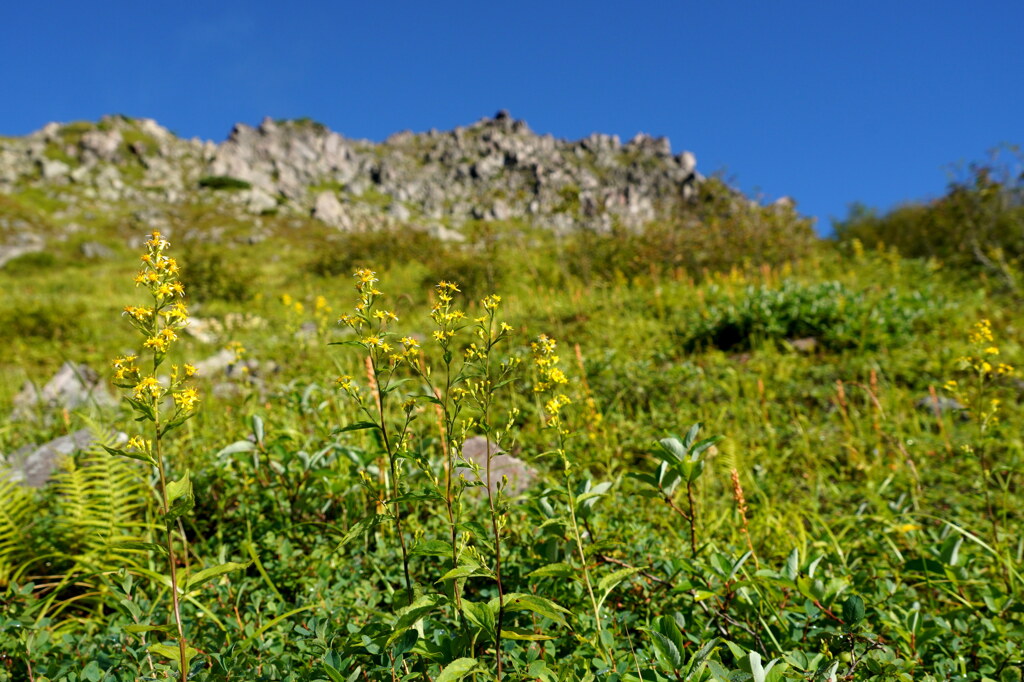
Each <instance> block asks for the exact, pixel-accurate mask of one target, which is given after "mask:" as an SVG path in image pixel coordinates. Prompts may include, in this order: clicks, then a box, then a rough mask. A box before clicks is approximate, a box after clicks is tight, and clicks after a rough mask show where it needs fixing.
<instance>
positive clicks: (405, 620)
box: [387, 594, 444, 646]
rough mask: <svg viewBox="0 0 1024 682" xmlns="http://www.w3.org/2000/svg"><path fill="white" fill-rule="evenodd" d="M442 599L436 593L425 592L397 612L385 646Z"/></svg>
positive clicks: (392, 642) (435, 606)
mask: <svg viewBox="0 0 1024 682" xmlns="http://www.w3.org/2000/svg"><path fill="white" fill-rule="evenodd" d="M443 601H444V597H442V596H441V595H438V594H425V595H423V596H422V597H420V598H419V599H417V600H416V601H414V602H413V603H412V604H410V605H409V606H406V607H405V608H404V609H402V610H401V611H399V612H398V618H397V619H396V620H395V625H394V627H393V628H392V631H391V635H390V636H389V637H388V642H387V646H391V645H392V644H394V643H395V641H396V640H397V639H398V638H399V637H401V636H402V635H404V634H405V631H406V630H408V629H409V628H410V627H412V626H413V625H414V624H415V623H416V621H418V620H420V619H421V618H423V616H425V615H426V614H428V613H430V612H431V611H433V610H434V609H436V608H437V607H438V605H440V604H441V603H442V602H443Z"/></svg>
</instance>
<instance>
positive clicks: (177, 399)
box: [174, 387, 199, 412]
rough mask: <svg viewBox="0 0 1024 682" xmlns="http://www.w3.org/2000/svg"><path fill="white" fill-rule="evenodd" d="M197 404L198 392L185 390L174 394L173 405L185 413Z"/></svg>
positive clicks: (192, 389)
mask: <svg viewBox="0 0 1024 682" xmlns="http://www.w3.org/2000/svg"><path fill="white" fill-rule="evenodd" d="M198 402H199V391H197V390H196V389H194V388H191V387H190V388H186V389H185V390H184V391H180V392H178V393H175V394H174V404H175V405H177V406H178V408H179V409H181V410H184V411H185V412H191V411H192V410H193V409H195V406H196V403H198Z"/></svg>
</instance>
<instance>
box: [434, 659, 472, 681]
mask: <svg viewBox="0 0 1024 682" xmlns="http://www.w3.org/2000/svg"><path fill="white" fill-rule="evenodd" d="M476 671H480V672H483V671H482V670H481V669H480V667H479V664H478V663H477V660H476V659H475V658H456V659H455V660H454V661H452V662H451V663H449V664H448V665H447V666H445V668H444V670H442V671H441V674H440V675H438V676H437V680H436V681H435V682H457V681H458V680H461V679H463V678H464V677H466V675H468V674H470V673H472V672H476Z"/></svg>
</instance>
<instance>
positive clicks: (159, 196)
mask: <svg viewBox="0 0 1024 682" xmlns="http://www.w3.org/2000/svg"><path fill="white" fill-rule="evenodd" d="M702 179H703V178H702V177H701V176H700V175H699V174H698V173H697V171H696V160H695V159H694V156H693V154H691V153H690V152H682V153H679V154H673V152H672V148H671V145H670V144H669V142H668V140H666V139H664V138H654V137H650V136H648V135H644V134H640V135H637V136H635V137H634V138H633V139H631V140H630V141H628V142H626V143H622V142H620V141H619V139H618V138H617V137H615V136H610V135H602V134H597V133H595V134H593V135H591V136H590V137H587V138H585V139H582V140H578V141H567V140H560V139H556V138H554V137H552V136H551V135H538V134H536V133H534V132H532V131H531V130H530V128H529V127H528V126H527V125H526V123H525V122H523V121H519V120H516V119H514V118H512V117H511V116H510V115H509V114H508V112H504V111H502V112H499V113H498V114H497V115H496V116H495V117H493V118H483V119H481V120H479V121H477V122H476V123H473V124H472V125H469V126H465V127H458V128H455V129H454V130H451V131H448V132H439V131H436V130H431V131H428V132H424V133H411V132H402V133H397V134H395V135H392V136H391V137H390V138H388V139H387V140H385V141H384V142H381V143H373V142H368V141H364V140H353V139H348V138H345V137H342V136H341V135H339V134H338V133H335V132H333V131H331V130H329V129H327V128H326V127H324V126H323V125H321V124H318V123H315V122H312V121H308V120H292V121H274V120H271V119H266V120H264V121H263V122H262V123H261V124H260V125H259V126H256V127H252V126H249V125H245V124H238V125H236V126H235V127H234V128H233V129H232V130H231V133H230V135H229V136H228V139H227V140H225V141H224V142H222V143H221V144H219V145H215V144H213V143H211V142H203V141H200V140H185V139H181V138H178V137H177V136H175V135H174V134H172V133H171V132H169V131H168V130H166V129H165V128H163V127H161V126H160V125H158V124H157V123H156V122H155V121H152V120H149V119H129V118H125V117H121V116H108V117H104V118H103V119H101V120H100V121H99V122H98V123H89V122H78V123H71V124H66V125H61V124H56V123H51V124H48V125H46V126H45V127H43V128H42V129H41V130H39V131H37V132H35V133H32V134H30V135H27V136H25V137H21V138H0V197H2V196H3V195H4V194H8V195H15V196H16V195H18V194H19V193H23V192H26V191H31V192H32V193H33V195H34V196H38V195H39V193H40V191H41V192H42V193H43V195H44V196H45V199H46V202H47V204H48V206H49V208H48V209H47V210H48V211H49V213H48V214H47V215H46V216H45V220H44V222H47V223H48V224H47V225H44V226H43V228H45V227H47V226H49V227H52V226H53V225H55V224H56V225H62V224H66V223H69V222H70V221H74V220H79V219H82V220H85V219H87V217H83V216H84V214H85V213H86V212H91V213H92V214H95V213H97V212H100V211H103V210H105V209H120V210H121V211H123V210H124V208H125V207H126V205H127V206H128V208H129V209H130V208H131V207H135V208H137V209H138V210H137V211H136V213H147V214H148V213H153V212H155V213H157V214H159V213H160V212H161V208H160V207H161V205H163V206H165V207H167V206H171V207H173V206H179V205H193V206H194V205H200V206H202V205H209V204H211V203H213V204H217V205H219V206H229V207H233V209H234V210H236V211H237V212H238V214H239V215H251V216H255V215H261V214H266V213H274V214H285V215H295V216H300V215H302V216H313V217H315V218H316V219H318V220H321V221H323V222H324V223H326V224H328V225H330V226H332V227H336V228H338V229H340V230H350V229H363V228H373V227H377V226H382V225H409V226H416V227H421V228H427V229H430V230H433V231H435V232H437V233H439V234H449V233H451V234H452V236H457V231H458V228H459V227H460V226H461V225H463V224H465V223H466V222H468V221H474V220H490V221H503V220H510V219H513V218H522V219H525V220H528V221H529V222H530V223H531V224H532V225H535V226H538V227H547V228H549V229H552V230H559V231H564V230H570V229H574V228H587V229H593V230H607V229H610V228H612V227H613V226H615V225H622V226H625V227H636V226H640V225H642V224H644V223H646V222H649V221H651V220H654V219H657V218H659V217H662V216H665V215H668V214H669V213H670V212H671V211H672V210H673V208H674V207H676V206H678V205H680V204H681V203H682V202H686V201H687V200H688V199H689V198H690V197H691V196H692V195H693V194H694V190H695V187H696V186H697V185H698V184H699V183H700V182H701V181H702ZM37 203H38V202H37ZM20 206H21V204H16V203H14V204H11V206H10V207H8V206H6V205H3V204H0V260H4V259H9V258H13V257H16V256H17V255H19V254H22V253H26V252H29V251H32V250H37V245H36V244H35V243H34V242H31V240H29V241H28V242H26V241H25V238H24V236H23V235H24V234H26V233H32V232H45V231H46V230H45V229H40V230H35V229H32V228H35V227H39V226H37V225H33V224H32V221H33V219H34V218H33V216H32V215H30V214H23V213H19V212H18V211H19V210H20V208H18V207H20ZM15 208H18V210H15ZM146 222H147V223H152V221H146ZM153 226H155V227H162V226H160V225H153ZM16 237H17V238H18V239H21V240H22V241H20V242H18V241H16V239H15V238H16ZM30 242H31V243H30Z"/></svg>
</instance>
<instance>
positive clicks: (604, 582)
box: [597, 566, 644, 601]
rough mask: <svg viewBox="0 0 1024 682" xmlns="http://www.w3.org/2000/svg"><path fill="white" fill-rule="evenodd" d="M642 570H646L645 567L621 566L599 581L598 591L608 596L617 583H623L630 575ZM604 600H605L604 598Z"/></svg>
mask: <svg viewBox="0 0 1024 682" xmlns="http://www.w3.org/2000/svg"><path fill="white" fill-rule="evenodd" d="M642 570H644V569H643V567H639V568H638V567H636V566H633V567H630V568H620V569H619V570H617V571H614V572H612V573H609V574H608V575H606V576H605V577H603V578H601V579H600V580H599V581H598V582H597V590H598V592H603V593H604V594H605V596H607V595H608V594H609V593H610V592H611V591H612V590H614V589H615V586H616V585H618V584H619V583H621V582H622V581H623V580H625V579H626V578H628V577H629V576H631V575H636V574H637V573H639V572H640V571H642ZM602 601H604V600H603V599H602Z"/></svg>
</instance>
